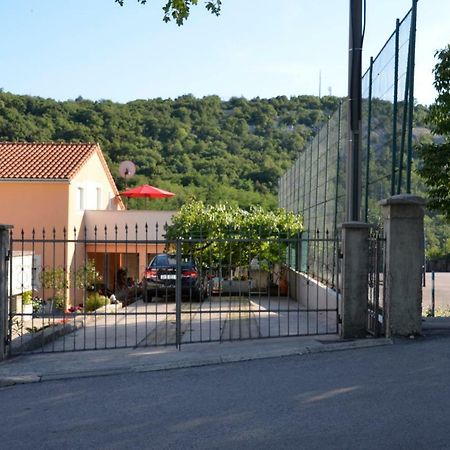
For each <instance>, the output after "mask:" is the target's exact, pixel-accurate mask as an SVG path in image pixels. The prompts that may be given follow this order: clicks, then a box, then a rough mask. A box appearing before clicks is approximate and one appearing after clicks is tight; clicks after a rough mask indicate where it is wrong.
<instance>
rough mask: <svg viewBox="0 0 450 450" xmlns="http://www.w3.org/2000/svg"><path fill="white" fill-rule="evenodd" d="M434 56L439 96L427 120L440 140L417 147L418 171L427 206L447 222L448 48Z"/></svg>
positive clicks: (449, 212) (449, 137)
mask: <svg viewBox="0 0 450 450" xmlns="http://www.w3.org/2000/svg"><path fill="white" fill-rule="evenodd" d="M436 56H437V58H438V60H439V62H438V63H437V64H436V66H435V67H434V77H435V80H434V86H435V88H436V90H437V93H438V95H437V98H436V101H435V103H434V104H433V105H431V107H430V111H429V115H428V118H427V121H428V123H429V124H430V127H431V130H432V132H433V133H434V134H435V135H436V136H438V137H439V139H438V140H437V141H436V140H435V141H434V142H432V143H428V144H424V145H420V146H419V147H418V154H419V156H420V157H421V159H422V164H421V166H420V167H419V169H418V172H419V174H420V175H421V176H422V177H423V179H424V180H425V184H426V186H427V187H428V194H429V197H430V202H429V207H430V208H432V209H435V210H436V211H439V212H441V213H442V214H443V215H444V216H445V217H446V218H447V219H448V220H450V45H448V46H447V47H446V48H445V49H443V50H441V51H439V52H437V53H436Z"/></svg>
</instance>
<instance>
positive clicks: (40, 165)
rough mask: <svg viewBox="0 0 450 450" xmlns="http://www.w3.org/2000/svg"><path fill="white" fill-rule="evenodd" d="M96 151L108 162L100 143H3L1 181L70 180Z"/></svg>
mask: <svg viewBox="0 0 450 450" xmlns="http://www.w3.org/2000/svg"><path fill="white" fill-rule="evenodd" d="M96 151H98V152H99V155H100V158H101V159H102V160H103V161H104V159H103V155H101V150H100V147H99V145H98V144H65V143H31V142H0V178H3V179H5V178H9V179H17V178H19V179H40V180H42V179H47V180H70V179H71V178H73V177H74V175H75V174H76V173H77V172H78V171H79V170H80V169H81V167H82V166H83V165H84V164H85V162H86V161H87V160H88V159H89V157H90V156H91V155H92V154H93V153H94V152H96ZM103 161H102V162H103ZM105 166H106V164H105ZM106 170H107V171H108V175H109V177H111V175H110V173H109V170H108V169H107V168H106Z"/></svg>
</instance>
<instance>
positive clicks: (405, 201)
mask: <svg viewBox="0 0 450 450" xmlns="http://www.w3.org/2000/svg"><path fill="white" fill-rule="evenodd" d="M426 203H427V202H426V201H425V200H424V199H423V198H422V197H418V196H416V195H411V194H398V195H393V196H392V197H389V198H386V199H384V200H381V201H380V203H379V204H380V206H389V205H411V206H413V205H414V206H425V205H426Z"/></svg>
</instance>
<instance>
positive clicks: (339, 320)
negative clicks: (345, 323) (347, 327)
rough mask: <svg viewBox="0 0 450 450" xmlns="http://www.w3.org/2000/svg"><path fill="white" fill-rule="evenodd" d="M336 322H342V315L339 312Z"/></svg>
mask: <svg viewBox="0 0 450 450" xmlns="http://www.w3.org/2000/svg"><path fill="white" fill-rule="evenodd" d="M337 323H342V317H341V315H340V314H338V315H337Z"/></svg>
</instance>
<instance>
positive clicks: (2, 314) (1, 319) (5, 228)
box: [0, 225, 12, 361]
mask: <svg viewBox="0 0 450 450" xmlns="http://www.w3.org/2000/svg"><path fill="white" fill-rule="evenodd" d="M11 228H12V226H11V225H0V361H2V360H3V359H5V358H6V356H7V341H6V339H7V337H8V283H9V277H8V270H9V264H8V262H9V258H8V257H9V256H10V255H9V249H10V242H9V232H10V230H11Z"/></svg>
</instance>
